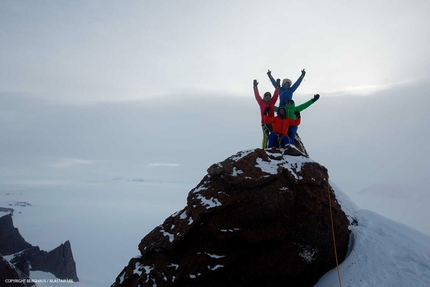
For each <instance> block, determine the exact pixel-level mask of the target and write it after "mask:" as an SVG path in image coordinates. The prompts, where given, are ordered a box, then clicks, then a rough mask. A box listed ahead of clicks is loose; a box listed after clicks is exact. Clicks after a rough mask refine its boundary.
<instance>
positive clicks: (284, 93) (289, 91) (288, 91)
mask: <svg viewBox="0 0 430 287" xmlns="http://www.w3.org/2000/svg"><path fill="white" fill-rule="evenodd" d="M269 79H270V81H271V82H272V85H273V86H274V87H275V88H276V80H275V79H274V78H273V76H271V75H270V76H269ZM302 80H303V77H302V76H300V77H299V78H298V79H297V81H296V82H295V83H294V85H292V86H291V87H289V88H287V87H285V86H282V87H281V89H280V90H279V106H286V105H287V101H288V100H291V99H292V98H293V93H294V92H295V91H296V89H297V88H298V87H299V86H300V84H301V83H302Z"/></svg>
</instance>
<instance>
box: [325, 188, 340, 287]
mask: <svg viewBox="0 0 430 287" xmlns="http://www.w3.org/2000/svg"><path fill="white" fill-rule="evenodd" d="M327 190H328V202H329V206H330V221H331V233H332V235H333V246H334V257H335V259H336V269H337V277H338V279H339V286H340V287H342V280H341V279H340V270H339V261H338V260H337V250H336V249H337V248H336V237H335V235H334V224H333V212H332V208H331V196H330V193H331V192H330V184H329V182H328V180H327Z"/></svg>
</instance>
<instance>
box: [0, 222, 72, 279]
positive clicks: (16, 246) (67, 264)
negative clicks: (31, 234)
mask: <svg viewBox="0 0 430 287" xmlns="http://www.w3.org/2000/svg"><path fill="white" fill-rule="evenodd" d="M0 254H2V255H12V254H15V256H14V257H13V258H12V259H11V260H10V263H12V264H13V266H14V267H15V268H16V269H18V270H19V271H20V273H21V274H24V275H25V276H27V277H28V276H29V275H30V271H31V270H39V271H45V272H50V273H52V274H54V275H55V276H56V277H57V278H60V279H72V280H73V281H79V279H78V276H77V272H76V263H75V261H74V259H73V253H72V247H71V244H70V242H69V241H66V242H65V243H64V244H61V245H60V246H58V247H57V248H55V249H53V250H51V251H49V252H46V251H43V250H40V248H39V247H38V246H32V245H31V244H30V243H28V242H26V241H25V240H24V238H23V237H22V236H21V234H20V233H19V231H18V228H15V227H14V225H13V221H12V214H8V215H4V216H3V217H1V218H0ZM5 270H8V269H5ZM7 272H9V271H7Z"/></svg>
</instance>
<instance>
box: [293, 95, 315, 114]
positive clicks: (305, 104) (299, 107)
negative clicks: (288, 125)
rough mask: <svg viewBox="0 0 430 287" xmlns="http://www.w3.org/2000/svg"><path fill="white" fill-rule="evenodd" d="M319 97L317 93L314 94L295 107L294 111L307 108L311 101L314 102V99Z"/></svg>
mask: <svg viewBox="0 0 430 287" xmlns="http://www.w3.org/2000/svg"><path fill="white" fill-rule="evenodd" d="M319 98H320V95H319V94H315V95H314V97H313V98H312V99H310V100H309V101H307V102H305V103H303V104H301V105H299V106H297V107H296V108H295V110H296V111H299V112H301V111H303V110H304V109H307V108H308V107H309V106H311V105H312V104H313V103H315V102H316V101H318V99H319Z"/></svg>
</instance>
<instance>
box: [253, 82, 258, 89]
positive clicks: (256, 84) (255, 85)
mask: <svg viewBox="0 0 430 287" xmlns="http://www.w3.org/2000/svg"><path fill="white" fill-rule="evenodd" d="M257 86H258V82H257V80H254V89H256V88H257Z"/></svg>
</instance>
